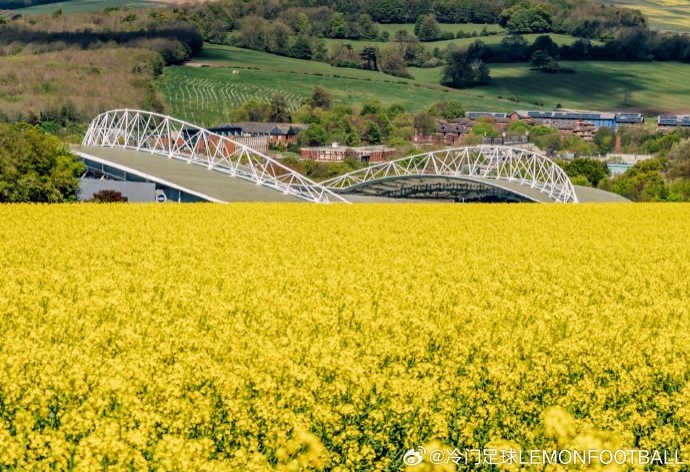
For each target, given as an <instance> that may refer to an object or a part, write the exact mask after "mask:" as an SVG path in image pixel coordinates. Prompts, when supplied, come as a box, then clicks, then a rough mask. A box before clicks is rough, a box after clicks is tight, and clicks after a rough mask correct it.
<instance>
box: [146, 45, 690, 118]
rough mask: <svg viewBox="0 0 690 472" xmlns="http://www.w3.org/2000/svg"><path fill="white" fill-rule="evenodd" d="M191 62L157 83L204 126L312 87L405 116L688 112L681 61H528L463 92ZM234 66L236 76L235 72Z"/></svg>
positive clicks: (358, 73)
mask: <svg viewBox="0 0 690 472" xmlns="http://www.w3.org/2000/svg"><path fill="white" fill-rule="evenodd" d="M191 64H193V65H196V66H197V67H191V66H181V67H172V68H168V69H166V71H165V73H164V75H163V77H162V78H161V79H160V80H159V82H158V86H159V90H160V91H161V92H162V94H163V95H164V97H165V99H166V101H167V103H168V105H169V111H170V112H171V114H173V115H174V116H177V117H180V118H183V119H186V120H189V121H192V122H195V123H199V124H203V125H213V124H217V123H220V122H223V121H227V117H228V111H229V110H230V109H231V108H234V107H237V106H239V105H241V104H242V103H244V101H246V100H249V99H252V98H254V99H259V100H268V98H269V97H270V95H271V94H272V93H273V92H274V91H278V90H280V91H282V92H284V93H285V94H286V95H287V97H288V101H289V103H290V105H291V107H292V108H293V109H294V108H296V107H297V106H298V105H299V102H300V100H301V99H304V98H307V97H308V96H309V95H310V94H311V92H312V90H313V88H314V87H315V86H317V85H318V86H321V87H324V88H326V89H328V90H329V91H330V92H331V93H332V94H333V97H334V99H335V100H336V103H342V104H348V105H355V104H361V103H365V102H368V101H371V100H376V99H378V100H380V101H381V102H382V103H384V104H385V105H390V104H392V103H395V102H399V103H404V104H405V106H406V107H407V109H408V110H409V111H411V112H417V111H421V110H425V109H428V108H429V106H430V105H431V104H432V103H434V102H436V101H439V100H459V101H461V102H462V103H463V104H464V106H465V109H466V110H490V111H506V112H509V111H513V110H515V109H537V110H538V109H555V108H556V106H557V105H558V104H560V105H561V106H562V107H563V108H572V109H589V110H599V111H606V110H629V111H640V112H644V113H647V114H650V115H651V114H655V113H661V112H669V113H674V112H678V113H680V112H687V110H689V109H690V94H688V87H687V85H686V84H687V82H686V79H685V78H686V77H687V75H688V72H690V65H687V64H679V63H637V62H635V63H625V62H561V67H562V68H563V69H564V71H563V72H561V73H558V74H545V73H542V72H537V71H533V70H530V69H529V68H528V66H527V65H526V64H490V68H491V77H492V83H491V84H490V85H488V86H485V87H477V88H473V89H466V90H453V89H449V88H446V87H442V86H440V85H439V81H440V79H441V75H442V73H443V68H441V67H437V68H433V69H418V68H411V69H410V72H411V73H412V75H414V80H408V79H400V78H397V77H392V76H389V75H385V74H382V73H378V72H371V71H364V70H357V69H346V68H337V67H332V66H330V65H328V64H325V63H320V62H314V61H302V60H298V59H291V58H287V57H279V56H274V55H271V54H266V53H260V52H256V51H250V50H246V49H239V48H233V47H227V46H215V45H207V46H206V47H205V50H204V53H203V55H202V56H200V57H198V58H196V59H195V60H194V61H192V63H191ZM200 65H207V66H210V67H198V66H200ZM233 69H237V70H238V71H239V74H238V75H233V74H232V70H233ZM542 104H543V106H542Z"/></svg>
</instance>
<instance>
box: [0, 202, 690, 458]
mask: <svg viewBox="0 0 690 472" xmlns="http://www.w3.org/2000/svg"><path fill="white" fill-rule="evenodd" d="M689 307H690V205H681V204H677V205H676V204H666V205H654V204H649V205H643V204H638V205H634V204H622V205H618V204H610V205H598V206H594V205H584V204H583V205H537V204H532V205H426V204H411V205H354V206H345V205H336V206H319V205H307V204H292V205H291V204H283V205H274V204H238V205H205V204H199V205H177V206H176V205H158V206H154V205H91V204H78V205H77V204H75V205H57V206H40V205H36V206H24V205H14V206H0V470H1V471H48V470H75V471H100V470H104V471H105V470H107V471H127V470H136V471H139V470H155V471H226V470H237V471H265V470H284V471H288V470H290V471H297V470H338V471H351V470H353V471H354V470H357V471H384V470H404V469H405V465H404V464H405V463H407V461H405V463H404V462H403V457H404V456H405V454H406V453H409V451H412V450H414V451H413V452H415V453H417V452H418V451H422V449H421V447H424V448H425V449H424V450H423V451H425V452H423V454H422V452H419V454H420V457H419V459H423V462H422V463H421V464H420V465H418V466H416V467H414V468H411V470H417V469H418V470H420V471H421V470H455V468H456V466H455V464H454V463H453V462H452V461H450V462H448V461H446V462H445V463H443V464H432V462H434V461H436V462H439V461H438V460H436V459H434V458H433V457H431V456H430V450H431V449H433V448H438V449H441V448H446V451H447V450H448V449H450V448H459V449H460V450H488V449H495V450H498V451H505V450H508V449H511V450H512V449H515V450H521V451H527V450H544V451H555V450H567V449H583V450H584V449H598V450H601V449H612V450H613V449H633V450H648V451H661V450H664V451H672V452H675V453H678V454H680V457H681V459H683V460H684V461H686V462H688V463H690V383H689V381H690V313H689V310H690V308H689ZM410 464H411V462H410ZM600 466H601V467H603V465H602V462H596V461H595V462H593V463H590V464H588V465H587V467H594V468H597V467H600ZM491 467H492V466H491V465H490V464H486V463H484V464H479V465H464V464H460V465H459V466H458V469H459V470H466V469H468V468H475V469H481V470H488V469H489V468H491ZM500 467H502V468H505V469H507V470H518V469H524V470H528V469H529V470H539V471H541V470H547V471H552V470H566V469H571V468H574V467H571V466H568V465H555V464H550V465H547V466H544V465H536V464H533V463H531V462H530V463H522V464H504V465H501V466H500ZM578 467H580V468H584V467H585V466H578ZM625 467H626V466H620V467H617V468H618V469H621V468H625ZM656 467H657V468H659V469H661V468H662V466H660V465H657V466H656ZM603 469H604V470H614V469H615V467H613V465H611V466H608V467H603ZM663 469H664V470H687V466H678V465H669V464H667V465H666V466H663Z"/></svg>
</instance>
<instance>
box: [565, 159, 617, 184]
mask: <svg viewBox="0 0 690 472" xmlns="http://www.w3.org/2000/svg"><path fill="white" fill-rule="evenodd" d="M560 164H561V167H562V168H563V170H564V171H565V173H566V174H568V177H571V178H572V177H577V176H582V177H584V178H585V179H587V182H589V186H590V187H597V186H598V185H599V182H601V181H602V180H604V179H605V178H606V177H608V175H609V168H608V167H607V166H606V163H605V162H602V161H599V160H596V159H587V158H580V157H578V158H575V159H573V160H572V161H565V162H561V163H560Z"/></svg>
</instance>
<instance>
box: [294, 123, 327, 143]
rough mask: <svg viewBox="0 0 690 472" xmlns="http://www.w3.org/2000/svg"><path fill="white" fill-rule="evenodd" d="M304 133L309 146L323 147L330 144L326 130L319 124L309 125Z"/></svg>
mask: <svg viewBox="0 0 690 472" xmlns="http://www.w3.org/2000/svg"><path fill="white" fill-rule="evenodd" d="M302 133H303V137H304V141H306V145H307V146H321V145H323V144H326V142H328V133H327V132H326V129H325V128H324V127H323V126H321V125H320V124H318V123H314V124H312V125H309V128H307V129H306V131H300V134H302Z"/></svg>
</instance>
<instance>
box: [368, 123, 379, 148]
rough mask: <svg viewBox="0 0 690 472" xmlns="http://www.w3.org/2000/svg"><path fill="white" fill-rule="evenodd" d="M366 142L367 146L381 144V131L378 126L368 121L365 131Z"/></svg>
mask: <svg viewBox="0 0 690 472" xmlns="http://www.w3.org/2000/svg"><path fill="white" fill-rule="evenodd" d="M367 142H368V143H369V144H381V130H380V129H379V125H377V124H376V123H375V122H373V121H370V122H369V126H368V131H367Z"/></svg>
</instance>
